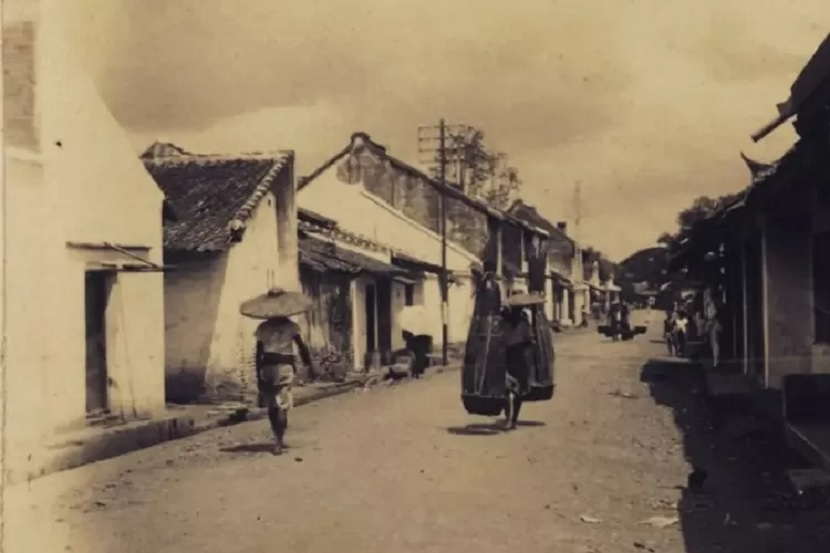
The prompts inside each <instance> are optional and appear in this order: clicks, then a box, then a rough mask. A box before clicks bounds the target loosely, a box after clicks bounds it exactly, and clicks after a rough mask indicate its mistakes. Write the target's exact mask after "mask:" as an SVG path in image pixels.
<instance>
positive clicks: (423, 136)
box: [418, 119, 470, 365]
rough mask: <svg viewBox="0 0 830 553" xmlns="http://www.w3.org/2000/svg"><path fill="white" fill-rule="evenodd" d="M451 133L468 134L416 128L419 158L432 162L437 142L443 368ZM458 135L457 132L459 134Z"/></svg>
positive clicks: (443, 128)
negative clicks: (448, 169)
mask: <svg viewBox="0 0 830 553" xmlns="http://www.w3.org/2000/svg"><path fill="white" fill-rule="evenodd" d="M450 129H451V131H450V132H451V133H452V134H453V136H459V135H460V133H463V132H469V129H470V127H468V126H467V125H452V126H450V125H447V124H445V122H444V120H443V119H441V120H440V121H439V123H438V126H437V131H438V136H437V137H434V136H431V135H430V133H429V132H425V131H435V130H436V127H435V126H426V127H419V128H418V152H419V153H421V154H428V155H430V156H431V158H432V159H431V162H432V163H434V162H435V161H436V155H435V154H436V151H435V150H436V148H435V146H432V145H431V143H432V142H433V141H434V140H435V139H436V138H437V139H438V147H437V161H438V183H439V189H440V191H441V192H440V213H441V216H440V217H441V219H440V225H439V226H440V228H441V278H440V284H441V326H442V329H441V335H442V340H441V342H442V351H441V358H442V361H443V364H444V365H447V364H448V363H449V352H448V350H447V346H448V344H447V342H448V341H449V327H448V323H449V291H448V280H449V279H448V275H447V194H446V191H447V144H446V142H447V131H448V130H450ZM459 131H460V132H459ZM421 162H422V163H428V164H430V165H431V164H432V163H430V161H428V160H425V159H423V158H422V159H421Z"/></svg>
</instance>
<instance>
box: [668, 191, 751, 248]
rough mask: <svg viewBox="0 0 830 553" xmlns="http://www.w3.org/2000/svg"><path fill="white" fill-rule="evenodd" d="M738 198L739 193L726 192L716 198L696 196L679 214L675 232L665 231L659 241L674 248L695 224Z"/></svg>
mask: <svg viewBox="0 0 830 553" xmlns="http://www.w3.org/2000/svg"><path fill="white" fill-rule="evenodd" d="M737 198H738V194H725V195H723V196H718V197H716V198H710V197H709V196H699V197H697V198H695V200H694V201H693V202H692V205H691V206H689V207H687V208H686V209H684V210H683V211H681V212H680V213H678V214H677V227H678V229H677V231H676V232H675V233H673V234H672V233H668V232H664V233H662V234H661V235H660V236H659V237H657V243H658V244H662V245H664V246H666V247H668V248H674V247H676V246H677V244H678V243H679V242H680V241H681V240H682V239H683V238H685V237H686V236H688V235H689V233H690V232H691V230H692V229H693V228H694V226H695V225H696V224H697V223H698V222H700V221H703V220H704V219H706V218H707V217H709V216H711V215H712V214H714V213H715V212H716V211H718V210H719V209H721V208H722V207H723V206H725V205H729V204H730V203H732V202H734V201H735V200H736V199H737Z"/></svg>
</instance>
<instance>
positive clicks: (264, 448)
mask: <svg viewBox="0 0 830 553" xmlns="http://www.w3.org/2000/svg"><path fill="white" fill-rule="evenodd" d="M273 450H274V444H273V443H272V442H261V443H256V444H239V445H234V446H229V447H223V448H220V449H219V451H221V452H222V453H271V452H272V451H273Z"/></svg>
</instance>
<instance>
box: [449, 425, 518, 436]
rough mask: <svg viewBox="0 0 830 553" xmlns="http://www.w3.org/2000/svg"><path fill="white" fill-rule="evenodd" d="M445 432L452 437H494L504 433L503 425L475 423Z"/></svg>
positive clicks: (455, 427) (450, 428)
mask: <svg viewBox="0 0 830 553" xmlns="http://www.w3.org/2000/svg"><path fill="white" fill-rule="evenodd" d="M447 432H448V433H449V434H452V435H454V436H495V435H497V434H502V433H504V432H505V428H504V423H502V422H492V423H476V424H468V425H466V426H451V427H449V428H447Z"/></svg>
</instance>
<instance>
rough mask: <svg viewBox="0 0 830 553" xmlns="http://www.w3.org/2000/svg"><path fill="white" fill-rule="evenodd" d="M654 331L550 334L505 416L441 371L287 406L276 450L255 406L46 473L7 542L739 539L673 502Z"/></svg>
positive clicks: (703, 544)
mask: <svg viewBox="0 0 830 553" xmlns="http://www.w3.org/2000/svg"><path fill="white" fill-rule="evenodd" d="M658 325H659V321H656V322H655V323H653V324H652V327H653V328H654V329H657V327H658ZM655 338H656V335H651V336H641V337H638V338H637V339H636V340H634V341H631V342H625V343H611V342H610V341H609V340H606V339H603V338H600V337H599V336H598V335H597V334H595V333H586V334H581V335H576V336H570V337H568V338H566V339H563V340H562V341H561V342H560V344H559V348H558V355H557V367H558V370H557V380H558V382H557V384H558V386H557V392H556V397H555V399H554V401H552V402H548V403H538V404H528V405H527V406H526V407H525V410H524V412H523V418H524V421H525V422H524V424H523V425H522V426H521V427H520V428H519V429H518V430H516V431H514V432H508V433H504V432H500V431H498V430H497V429H495V427H494V425H493V424H492V422H493V421H492V420H491V419H482V418H476V417H471V416H468V415H467V414H466V413H465V412H464V411H463V409H462V407H461V404H460V400H459V397H458V396H459V375H458V373H446V374H438V375H432V376H430V377H428V378H426V379H424V380H421V381H416V382H407V383H404V384H401V385H398V386H395V387H391V388H378V389H372V390H369V391H366V392H361V393H354V394H351V395H347V396H341V397H338V398H333V399H330V400H326V401H323V402H320V403H318V404H313V405H309V406H305V407H302V408H299V409H297V410H296V411H295V412H293V413H292V418H291V421H290V429H289V434H288V441H289V444H290V445H291V446H292V448H291V450H290V451H289V452H288V454H287V455H284V456H282V457H273V456H271V455H270V454H268V453H267V452H266V451H265V448H264V447H263V446H265V445H267V443H268V436H269V433H268V428H267V424H266V423H265V422H256V423H248V424H243V425H240V426H237V427H233V428H229V429H223V430H218V431H213V432H209V433H206V434H202V435H198V436H195V437H193V438H191V439H187V440H182V441H178V442H171V443H168V444H164V445H161V446H159V447H155V448H152V449H148V450H144V451H139V452H136V453H133V454H130V455H127V456H124V457H121V458H117V459H112V460H109V461H105V462H102V463H97V464H94V465H89V466H86V467H82V468H80V469H76V470H73V471H69V472H65V473H59V474H55V475H52V476H49V477H46V478H43V479H41V480H38V481H35V482H33V483H32V484H31V485H30V486H28V487H27V486H23V487H19V488H17V489H15V490H11V491H10V493H9V495H8V497H7V507H8V509H7V513H8V515H7V518H6V526H5V528H6V531H7V533H8V535H9V538H10V541H9V542H8V543H7V546H8V547H7V549H6V551H9V552H11V553H17V552H18V551H20V552H21V553H22V552H24V551H44V552H46V551H50V552H51V551H70V550H71V551H76V552H89V553H98V552H113V553H115V552H124V553H127V552H133V551H135V552H142V553H144V552H147V551H153V552H158V553H163V552H177V553H180V552H182V551H205V552H213V551H216V552H220V551H221V552H223V553H230V552H251V553H254V552H262V551H269V550H270V551H276V550H279V551H304V552H309V553H316V552H329V551H331V552H335V551H337V552H339V553H350V552H355V553H357V552H360V553H372V552H383V551H389V552H404V551H419V552H432V551H435V552H439V551H440V552H451V551H460V550H470V551H472V550H476V551H479V552H488V551H494V552H495V551H508V550H515V548H517V547H518V548H519V549H520V550H523V551H550V552H569V553H579V552H592V551H597V552H616V551H636V550H644V551H648V550H651V551H659V552H661V553H665V552H684V551H689V552H692V551H694V552H697V551H701V552H702V551H719V550H722V551H738V550H737V549H732V548H731V546H730V545H729V544H730V543H732V542H731V541H730V540H731V538H730V537H729V536H730V535H731V534H735V530H734V529H733V528H734V525H730V524H727V525H726V526H724V525H719V522H720V520H719V519H720V516H721V513H720V512H719V511H717V509H716V508H714V509H715V510H714V512H715V513H716V514H717V517H718V523H714V522H713V523H712V524H713V526H712V529H710V530H708V531H706V532H708V533H704V534H703V535H702V536H698V537H700V538H701V539H699V540H698V539H697V538H695V537H694V536H692V537H691V539H690V533H699V532H700V531H699V530H697V529H696V528H697V527H696V526H695V525H694V521H691V522H690V518H689V517H692V516H695V515H690V514H688V513H686V514H684V513H683V512H682V511H681V512H680V513H679V512H678V508H677V502H678V500H680V499H681V497H682V496H683V494H684V492H683V491H682V490H681V489H679V488H678V487H680V486H683V485H685V483H686V476H687V473H688V471H689V465H688V463H687V462H686V460H685V458H684V437H683V435H682V434H681V432H680V431H679V430H678V428H677V426H676V425H675V418H676V408H675V407H672V406H668V405H660V404H658V402H656V401H655V399H654V398H653V397H652V394H653V386H654V385H653V384H652V385H649V383H647V382H643V381H642V378H641V373H642V370H643V366H644V364H646V365H648V363H647V361H648V359H649V358H651V357H655V356H660V355H663V353H664V351H663V348H662V346H661V345H660V344H657V343H655V341H656V340H655ZM652 364H653V363H652ZM692 431H694V429H692ZM713 470H714V471H715V472H717V471H718V470H719V469H713ZM724 478H725V477H722V478H721V481H720V483H717V482H718V479H717V477H716V476H713V479H715V480H716V483H717V485H719V486H721V487H723V486H727V487H728V486H732V483H731V481H730V480H729V479H728V478H726V479H725V480H724ZM684 501H685V500H684ZM686 507H688V505H686ZM699 508H700V509H702V510H706V509H707V507H706V506H702V507H699ZM712 509H713V508H711V507H709V510H710V511H712ZM704 516H708V517H710V518H711V517H714V516H715V515H713V514H710V515H704ZM653 517H662V518H656V519H654V520H652V521H651V522H650V523H645V522H644V521H646V520H648V519H652V518H653ZM741 519H742V515H741V513H735V514H734V515H733V520H736V521H737V523H738V524H739V525H744V526H742V527H743V528H748V526H746V525H748V524H752V525H756V524H757V522H756V520H754V519H753V520H751V521H749V520H748V519H747V521H744V520H741ZM707 520H708V519H707ZM713 520H714V519H713ZM662 524H666V526H665V527H662V528H661V527H660V526H661V525H662ZM724 528H725V529H724ZM753 528H755V526H753ZM719 532H720V533H724V532H725V533H726V534H728V535H726V534H725V537H724V536H721V535H720V534H719ZM729 533H731V534H729ZM756 533H757V532H754V531H753V536H754V535H755V534H756ZM735 539H736V540H737V539H738V538H735ZM735 543H738V542H737V541H736V542H735ZM740 543H741V544H745V543H749V542H746V541H741V542H740ZM15 546H16V547H15ZM747 550H748V549H747ZM757 551H763V550H760V549H758V550H757Z"/></svg>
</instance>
